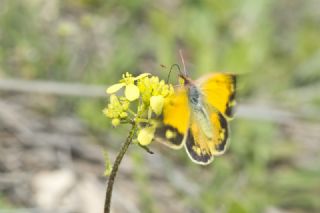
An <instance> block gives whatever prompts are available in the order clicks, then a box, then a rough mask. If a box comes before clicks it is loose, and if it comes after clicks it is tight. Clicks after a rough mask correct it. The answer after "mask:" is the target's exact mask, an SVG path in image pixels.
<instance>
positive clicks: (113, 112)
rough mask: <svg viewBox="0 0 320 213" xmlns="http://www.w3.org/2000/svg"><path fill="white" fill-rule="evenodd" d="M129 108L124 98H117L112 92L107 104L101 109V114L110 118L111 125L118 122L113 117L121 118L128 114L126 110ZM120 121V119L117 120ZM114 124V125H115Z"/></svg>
mask: <svg viewBox="0 0 320 213" xmlns="http://www.w3.org/2000/svg"><path fill="white" fill-rule="evenodd" d="M128 108H129V102H128V100H126V99H123V98H120V99H119V98H118V97H117V96H116V95H114V94H112V95H111V96H110V103H109V104H108V106H107V107H106V108H105V109H104V110H103V114H105V116H107V117H109V118H112V119H113V120H112V125H113V126H117V124H119V123H118V122H117V121H115V120H114V119H120V118H121V119H123V118H126V117H127V116H128V113H127V112H126V111H127V110H128ZM119 122H120V121H119ZM115 124H116V125H115Z"/></svg>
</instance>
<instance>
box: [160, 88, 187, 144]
mask: <svg viewBox="0 0 320 213" xmlns="http://www.w3.org/2000/svg"><path fill="white" fill-rule="evenodd" d="M189 117H190V108H189V104H188V97H187V91H186V89H185V88H183V87H180V88H177V89H176V90H175V93H174V94H173V95H172V96H170V97H169V98H167V99H166V100H165V103H164V106H163V112H162V123H161V124H160V125H159V127H158V128H157V130H156V133H155V135H156V141H158V142H161V143H163V144H165V145H167V146H169V147H171V148H174V149H178V148H181V147H182V145H183V143H184V141H185V139H186V136H187V134H186V133H187V129H188V126H189Z"/></svg>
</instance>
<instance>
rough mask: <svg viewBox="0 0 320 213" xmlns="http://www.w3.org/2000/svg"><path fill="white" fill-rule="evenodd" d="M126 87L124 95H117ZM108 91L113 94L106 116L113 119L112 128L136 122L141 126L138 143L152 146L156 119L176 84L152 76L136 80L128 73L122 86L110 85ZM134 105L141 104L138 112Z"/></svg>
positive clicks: (122, 80)
mask: <svg viewBox="0 0 320 213" xmlns="http://www.w3.org/2000/svg"><path fill="white" fill-rule="evenodd" d="M122 88H124V94H123V95H116V94H115V93H117V92H118V91H119V90H121V89H122ZM106 92H107V94H111V95H110V102H109V104H108V105H107V107H106V108H105V109H104V110H103V113H104V114H105V115H106V116H107V117H108V118H111V119H112V125H113V126H117V125H119V124H120V123H134V124H136V126H137V127H138V130H137V132H138V135H137V137H136V139H137V141H138V143H139V144H140V145H142V146H146V145H148V144H150V143H151V141H152V139H153V137H154V132H155V129H156V122H155V119H156V117H157V116H159V115H160V114H161V113H162V108H163V104H164V100H165V98H167V97H168V96H170V95H172V94H173V92H174V90H173V87H172V85H170V84H166V83H165V82H164V81H163V80H159V78H158V77H156V76H151V75H150V74H149V73H144V74H141V75H139V76H137V77H133V76H132V75H131V74H130V73H128V72H127V73H126V74H124V75H122V79H121V80H120V81H119V83H117V84H114V85H112V86H110V87H109V88H108V89H107V90H106ZM133 102H137V104H138V107H137V109H136V111H135V110H133V109H132V107H130V106H131V105H130V103H133Z"/></svg>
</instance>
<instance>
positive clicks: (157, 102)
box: [150, 95, 164, 115]
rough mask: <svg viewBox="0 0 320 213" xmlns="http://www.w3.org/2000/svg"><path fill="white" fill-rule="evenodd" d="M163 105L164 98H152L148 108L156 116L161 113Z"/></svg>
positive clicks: (158, 96) (159, 96) (157, 96)
mask: <svg viewBox="0 0 320 213" xmlns="http://www.w3.org/2000/svg"><path fill="white" fill-rule="evenodd" d="M163 104H164V97H163V96H161V95H156V96H152V97H151V98H150V107H151V109H152V111H154V112H155V113H156V114H157V115H160V114H161V112H162V108H163Z"/></svg>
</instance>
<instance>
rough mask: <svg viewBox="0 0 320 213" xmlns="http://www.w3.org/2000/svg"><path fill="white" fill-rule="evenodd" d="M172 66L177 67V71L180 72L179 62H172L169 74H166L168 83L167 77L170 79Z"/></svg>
mask: <svg viewBox="0 0 320 213" xmlns="http://www.w3.org/2000/svg"><path fill="white" fill-rule="evenodd" d="M174 67H177V69H178V71H179V73H181V70H180V66H179V64H172V65H171V67H170V71H169V74H168V78H167V83H169V79H170V74H171V71H172V70H173V68H174Z"/></svg>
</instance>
